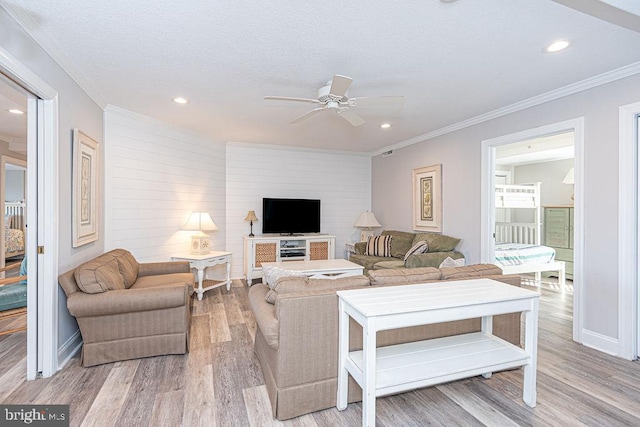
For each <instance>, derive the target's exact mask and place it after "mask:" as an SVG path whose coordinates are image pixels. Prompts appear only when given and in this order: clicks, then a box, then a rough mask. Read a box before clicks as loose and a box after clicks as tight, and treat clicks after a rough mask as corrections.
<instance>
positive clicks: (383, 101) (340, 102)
mask: <svg viewBox="0 0 640 427" xmlns="http://www.w3.org/2000/svg"><path fill="white" fill-rule="evenodd" d="M352 82H353V79H352V78H351V77H347V76H341V75H340V74H336V75H334V76H333V79H332V80H331V81H329V82H327V85H326V86H323V87H321V88H320V89H318V99H311V98H292V97H288V96H265V97H264V99H267V100H276V101H295V102H308V103H312V104H319V105H320V106H319V107H318V108H314V109H313V110H311V111H307V112H306V113H304V114H303V115H301V116H300V117H298V118H295V119H293V120H292V121H291V123H292V124H294V123H300V122H301V121H303V120H306V119H308V118H309V117H312V116H315V115H316V114H318V113H321V112H322V111H325V110H332V111H335V112H336V113H337V114H338V115H339V116H340V117H342V118H343V119H345V120H346V121H348V122H349V123H351V124H352V125H353V126H360V125H362V124H364V123H365V120H364V119H363V118H362V117H360V115H358V113H357V112H356V111H355V108H357V107H362V106H374V105H375V106H393V105H401V104H402V103H403V102H404V97H403V96H372V97H364V98H349V96H348V95H347V90H348V89H349V86H351V83H352Z"/></svg>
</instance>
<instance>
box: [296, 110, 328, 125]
mask: <svg viewBox="0 0 640 427" xmlns="http://www.w3.org/2000/svg"><path fill="white" fill-rule="evenodd" d="M325 108H326V107H319V108H315V109H313V110H311V111H307V112H306V113H304V114H303V115H301V116H300V117H298V118H296V119H293V120H292V121H290V122H289V123H291V124H295V123H300V122H301V121H303V120H307V119H308V118H309V117H311V116H315V115H316V114H318V113H319V112H321V111H322V110H324V109H325Z"/></svg>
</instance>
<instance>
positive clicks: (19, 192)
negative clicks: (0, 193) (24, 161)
mask: <svg viewBox="0 0 640 427" xmlns="http://www.w3.org/2000/svg"><path fill="white" fill-rule="evenodd" d="M4 176H5V180H6V182H5V193H4V198H5V200H7V201H10V202H15V201H18V200H23V199H24V195H25V171H19V170H7V171H5V175H4Z"/></svg>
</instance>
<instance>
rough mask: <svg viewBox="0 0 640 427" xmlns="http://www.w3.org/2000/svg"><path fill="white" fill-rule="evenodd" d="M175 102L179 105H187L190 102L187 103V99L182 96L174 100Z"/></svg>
mask: <svg viewBox="0 0 640 427" xmlns="http://www.w3.org/2000/svg"><path fill="white" fill-rule="evenodd" d="M173 102H176V103H178V104H187V103H189V101H187V99H186V98H183V97H181V96H179V97H177V98H173Z"/></svg>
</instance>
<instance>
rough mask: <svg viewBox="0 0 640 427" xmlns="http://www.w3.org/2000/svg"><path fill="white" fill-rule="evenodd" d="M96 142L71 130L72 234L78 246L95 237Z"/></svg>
mask: <svg viewBox="0 0 640 427" xmlns="http://www.w3.org/2000/svg"><path fill="white" fill-rule="evenodd" d="M98 155H99V152H98V143H97V142H96V141H94V140H93V139H91V138H90V137H89V136H87V135H86V134H84V133H82V132H80V131H79V130H78V129H74V130H73V172H72V173H73V174H72V177H71V179H72V180H73V190H72V191H73V195H72V204H73V206H72V212H71V221H72V227H71V228H72V234H73V247H74V248H77V247H79V246H82V245H86V244H87V243H90V242H94V241H96V240H98V229H99V227H98V207H97V205H96V203H97V201H98V198H97V194H96V193H97V190H98V177H99V176H100V175H99V170H98V168H99V167H100V163H99V157H98Z"/></svg>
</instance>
